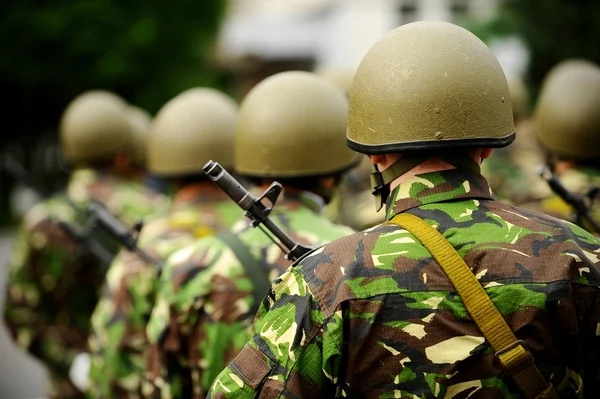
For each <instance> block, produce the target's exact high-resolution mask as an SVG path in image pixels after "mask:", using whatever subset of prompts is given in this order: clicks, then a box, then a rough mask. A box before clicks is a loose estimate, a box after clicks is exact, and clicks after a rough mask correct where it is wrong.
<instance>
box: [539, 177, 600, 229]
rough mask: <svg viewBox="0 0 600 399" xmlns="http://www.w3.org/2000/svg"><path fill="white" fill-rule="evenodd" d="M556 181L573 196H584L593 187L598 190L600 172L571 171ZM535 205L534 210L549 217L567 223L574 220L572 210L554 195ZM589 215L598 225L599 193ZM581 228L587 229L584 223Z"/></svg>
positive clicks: (599, 221) (599, 219)
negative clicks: (563, 220)
mask: <svg viewBox="0 0 600 399" xmlns="http://www.w3.org/2000/svg"><path fill="white" fill-rule="evenodd" d="M558 179H559V180H560V182H561V183H562V184H563V185H564V186H565V188H566V189H567V190H568V191H570V192H571V193H573V194H575V195H586V193H587V191H588V190H589V189H591V188H593V187H597V188H598V189H600V170H598V169H592V168H580V169H571V170H568V171H567V172H565V173H563V174H562V175H561V176H560V177H559V178H558ZM536 205H537V208H536V209H539V210H540V211H542V212H544V213H547V214H549V215H552V216H555V217H558V218H561V219H565V220H569V221H574V220H575V219H576V218H575V212H574V210H573V208H572V207H571V206H570V205H569V204H567V203H566V202H565V201H563V199H562V198H560V197H559V196H558V195H556V194H553V195H549V196H547V197H546V198H544V199H542V200H541V201H540V202H539V203H538V204H536ZM590 214H591V216H592V217H593V218H594V220H596V221H597V222H598V223H600V191H599V192H598V193H597V194H596V196H595V198H594V199H593V202H592V207H591V212H590ZM583 226H585V227H587V226H586V224H585V222H584V223H583ZM594 234H596V235H600V232H594Z"/></svg>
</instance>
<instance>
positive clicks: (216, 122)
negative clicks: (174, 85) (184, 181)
mask: <svg viewBox="0 0 600 399" xmlns="http://www.w3.org/2000/svg"><path fill="white" fill-rule="evenodd" d="M236 114H237V105H236V103H235V102H234V101H233V100H232V99H231V98H230V97H228V96H227V95H225V94H223V93H221V92H220V91H217V90H214V89H209V88H194V89H190V90H186V91H184V92H183V93H181V94H179V95H178V96H177V97H175V98H173V99H171V100H170V101H169V102H167V103H166V104H165V105H164V106H163V107H162V109H161V110H160V111H159V112H158V114H157V115H156V116H155V118H154V120H153V121H152V125H151V128H150V138H149V140H148V154H147V158H148V159H147V166H148V170H149V171H150V172H152V173H155V174H157V175H161V176H176V175H188V174H196V173H203V172H202V167H203V166H204V164H205V163H206V162H207V161H208V160H210V159H213V160H215V161H217V162H220V163H221V164H222V165H223V166H225V167H231V166H232V165H233V134H234V131H235V124H236V117H237V115H236Z"/></svg>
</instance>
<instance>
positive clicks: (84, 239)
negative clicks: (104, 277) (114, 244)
mask: <svg viewBox="0 0 600 399" xmlns="http://www.w3.org/2000/svg"><path fill="white" fill-rule="evenodd" d="M0 166H1V168H2V169H3V170H5V171H6V172H8V174H10V175H11V176H12V177H13V178H15V180H17V181H18V182H20V183H22V184H24V185H25V186H27V187H29V188H30V189H32V190H33V191H34V192H36V193H37V194H38V195H39V196H40V198H42V199H48V198H50V195H51V194H50V192H48V191H47V190H46V189H45V188H44V187H43V186H42V185H41V184H39V182H38V181H37V180H36V179H35V178H34V177H33V176H32V175H31V173H30V172H28V171H27V169H25V167H23V165H21V163H20V162H19V161H17V160H16V159H15V158H14V157H13V156H12V155H11V154H10V153H7V152H3V153H2V163H1V165H0ZM64 199H65V201H66V203H67V204H68V205H69V206H70V207H71V208H72V209H73V210H74V211H75V213H76V214H81V211H82V210H81V209H80V207H78V206H77V205H76V204H74V203H73V201H71V199H70V198H69V197H68V196H65V198H64ZM54 220H55V222H56V223H57V225H58V227H59V228H60V229H61V230H62V231H63V232H64V233H65V234H66V235H67V236H69V238H71V239H72V240H73V241H75V242H76V243H77V244H79V246H80V247H81V248H84V249H85V250H86V251H87V252H89V253H90V254H92V256H94V257H95V258H96V259H98V260H99V261H100V262H101V263H102V264H103V265H109V264H110V262H111V261H112V259H113V258H114V253H113V252H112V251H110V250H108V249H107V248H106V247H105V246H104V245H102V244H101V243H99V242H98V240H97V239H95V238H94V237H92V231H93V225H92V224H88V223H87V222H86V225H85V226H83V227H81V226H78V225H76V224H74V223H69V222H66V221H64V220H60V219H58V218H54Z"/></svg>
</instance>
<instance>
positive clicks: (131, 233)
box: [88, 202, 163, 273]
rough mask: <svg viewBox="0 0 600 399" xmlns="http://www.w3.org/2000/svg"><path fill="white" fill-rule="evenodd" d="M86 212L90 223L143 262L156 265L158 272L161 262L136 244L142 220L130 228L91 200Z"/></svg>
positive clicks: (160, 269) (161, 266) (160, 268)
mask: <svg viewBox="0 0 600 399" xmlns="http://www.w3.org/2000/svg"><path fill="white" fill-rule="evenodd" d="M88 212H89V215H90V220H91V223H93V224H94V225H95V226H97V227H99V228H101V229H102V230H103V231H105V232H106V233H108V234H109V235H110V236H111V237H113V238H114V239H115V240H117V241H118V242H119V243H121V244H122V245H123V246H124V247H125V248H126V249H127V250H128V251H131V252H135V253H136V254H137V255H138V256H139V257H140V258H141V259H142V260H143V261H144V262H146V263H148V264H152V265H154V266H156V268H157V269H158V271H159V273H160V271H162V268H163V263H162V262H161V261H160V260H158V259H156V258H155V257H153V256H152V255H150V254H149V253H148V252H146V251H144V250H143V249H142V248H140V247H139V246H138V245H137V241H138V237H139V234H140V232H141V231H142V227H143V226H144V225H143V222H138V223H136V224H135V225H134V226H133V228H130V227H129V226H127V225H126V224H125V223H123V222H122V221H120V220H119V219H118V218H117V217H115V216H114V215H113V214H112V213H110V211H109V210H108V209H106V208H105V207H104V205H102V204H101V203H99V202H92V203H91V204H90V205H89V206H88Z"/></svg>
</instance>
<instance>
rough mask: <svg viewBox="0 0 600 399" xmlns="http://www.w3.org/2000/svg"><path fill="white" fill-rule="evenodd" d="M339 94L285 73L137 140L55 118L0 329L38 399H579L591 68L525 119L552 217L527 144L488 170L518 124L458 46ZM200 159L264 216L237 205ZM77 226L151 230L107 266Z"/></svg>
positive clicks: (589, 216) (599, 85)
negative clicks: (37, 379)
mask: <svg viewBox="0 0 600 399" xmlns="http://www.w3.org/2000/svg"><path fill="white" fill-rule="evenodd" d="M352 75H354V76H353V78H352V79H348V78H346V79H345V81H346V82H347V83H343V81H344V79H340V76H341V75H340V74H337V75H335V74H334V75H330V74H329V73H326V72H320V73H309V72H295V71H294V72H283V73H279V74H276V75H274V76H271V77H269V78H267V79H265V80H264V81H262V82H260V83H259V84H258V85H256V86H255V87H254V88H253V89H252V90H251V91H250V92H249V93H248V94H247V96H246V97H245V98H244V100H243V101H242V103H241V105H240V106H239V107H238V106H237V105H236V103H235V102H234V101H233V100H232V99H231V98H229V97H228V96H227V95H225V94H223V93H221V92H219V91H216V90H213V89H209V88H195V89H190V90H187V91H185V92H183V93H181V94H180V95H178V96H177V97H175V98H173V99H172V100H170V101H169V102H167V103H166V104H165V105H164V106H163V107H162V109H161V110H160V111H159V112H158V113H157V115H156V116H155V117H154V118H153V119H152V120H150V118H148V117H146V118H141V117H140V115H139V112H138V113H136V114H135V116H134V113H133V112H132V107H131V106H130V105H129V104H127V103H126V102H125V101H124V100H122V99H120V98H119V97H117V96H116V95H114V94H111V93H107V92H100V91H94V92H89V93H86V94H83V95H81V96H79V97H77V98H76V99H75V100H74V101H73V102H72V103H71V104H70V105H69V106H68V107H67V109H66V111H65V113H64V115H63V118H62V120H61V125H60V134H61V144H62V150H63V152H64V155H65V157H66V159H67V160H68V162H69V164H70V165H71V166H72V167H73V168H74V172H73V173H72V175H71V180H70V182H69V185H68V187H67V190H66V192H65V193H60V194H57V195H55V196H53V197H52V198H50V199H48V200H46V201H44V202H42V203H41V204H39V205H37V206H35V207H34V208H33V209H32V210H31V211H29V213H28V214H27V215H26V217H25V220H24V222H23V228H22V231H21V234H20V235H19V237H18V240H17V243H16V244H15V248H14V254H13V257H12V259H11V265H10V266H11V274H10V283H9V287H8V291H7V301H6V309H5V321H6V323H7V325H8V327H9V329H10V331H11V333H12V335H13V337H14V339H15V342H16V343H17V344H18V345H20V346H22V347H23V348H25V349H27V350H28V351H29V352H30V353H31V354H33V355H34V356H36V357H38V358H40V359H41V360H42V361H43V362H44V363H45V364H46V365H47V366H48V370H49V372H50V377H51V382H52V387H51V390H50V392H49V396H50V397H52V398H80V397H90V398H189V397H194V398H198V397H204V396H206V395H209V396H211V397H223V398H225V397H232V398H233V397H235V398H240V397H286V398H301V397H306V398H313V397H335V396H343V397H396V398H414V397H430V398H443V397H446V398H452V397H472V398H478V397H482V398H483V397H485V398H509V397H510V398H516V397H525V398H536V397H539V398H542V397H546V398H556V397H558V395H560V397H579V398H583V397H590V398H591V397H594V392H595V391H596V390H597V389H600V386H599V384H600V377H598V376H599V375H600V373H598V371H599V367H600V366H599V365H600V355H599V354H598V353H599V351H598V349H599V346H600V342H599V340H600V338H598V337H599V334H598V325H600V324H599V323H600V269H599V266H600V265H599V259H600V242H599V241H598V239H597V238H595V237H594V236H593V235H592V234H590V233H588V232H587V231H585V229H588V230H590V231H591V232H594V229H595V228H596V227H595V226H596V224H597V220H598V212H599V208H598V207H594V206H593V203H592V201H593V197H594V196H595V195H596V196H597V192H594V191H593V190H588V189H589V188H591V187H593V185H594V184H595V183H597V182H598V181H600V167H599V164H598V162H599V159H600V158H599V157H600V146H599V145H598V144H599V143H600V119H599V118H600V112H599V111H600V108H599V105H600V102H599V101H598V99H599V98H600V97H599V96H598V94H600V67H598V66H596V65H594V64H592V63H589V62H587V61H581V60H571V61H566V62H564V63H562V64H560V65H557V66H556V67H555V68H554V69H553V70H552V71H551V72H550V73H549V75H548V77H547V78H546V80H545V82H544V85H543V89H542V91H541V93H540V96H539V100H538V103H537V107H536V112H535V117H534V128H533V130H535V135H536V136H537V139H538V140H537V141H538V142H539V144H541V146H542V148H543V149H544V151H545V154H546V155H545V159H544V157H541V158H540V161H543V162H544V163H547V164H548V165H549V166H550V167H551V171H553V172H554V173H555V174H556V175H557V176H558V177H559V178H560V180H561V181H563V182H564V183H565V185H566V186H567V188H568V190H566V189H564V186H563V185H561V184H560V183H559V182H558V181H557V180H556V178H555V177H554V175H553V174H552V173H550V174H546V175H545V176H546V178H547V179H548V180H549V181H550V182H551V184H552V187H553V188H554V189H557V187H558V189H557V191H558V193H560V195H562V197H561V196H560V195H557V194H553V193H552V192H551V191H549V190H548V191H547V192H541V191H539V190H537V189H535V187H540V185H539V184H537V183H538V182H542V183H543V180H542V179H541V178H540V177H539V176H537V172H536V171H535V166H536V165H535V164H533V162H531V160H532V159H533V158H535V157H536V156H538V157H539V156H540V155H539V154H544V152H542V151H541V150H540V149H539V148H537V147H536V146H537V145H538V144H537V142H536V141H535V140H532V137H533V134H531V135H529V137H519V139H518V140H517V143H519V144H518V145H517V148H516V150H515V151H510V152H508V151H502V150H501V151H497V152H496V151H495V150H494V153H492V148H500V147H505V146H507V145H509V144H511V142H512V141H513V140H514V139H515V136H516V134H515V123H514V122H515V119H516V123H517V129H518V131H519V132H521V130H520V128H521V126H522V125H527V122H526V121H523V120H522V118H521V114H518V113H517V114H516V115H513V106H512V105H511V97H513V98H515V93H516V90H513V92H512V93H511V92H509V86H508V83H507V80H506V78H505V76H504V74H503V72H502V70H501V68H500V65H499V63H498V61H497V60H496V58H495V57H494V56H493V54H492V53H491V51H490V50H489V49H488V48H487V47H486V46H485V44H483V43H482V42H481V41H480V40H479V39H477V38H476V37H475V36H474V35H472V34H471V33H470V32H468V31H466V30H464V29H462V28H460V27H458V26H455V25H452V24H448V23H443V22H427V21H422V22H416V23H412V24H407V25H404V26H402V27H400V28H398V29H396V30H394V31H392V32H390V33H389V34H388V35H386V36H384V37H383V38H382V39H380V40H379V41H378V42H377V43H376V44H375V45H374V46H373V47H372V48H371V49H370V50H369V52H368V53H367V54H366V55H365V57H364V59H363V61H362V62H361V64H360V66H359V68H358V70H357V71H356V73H355V74H352ZM340 82H342V83H340ZM511 94H512V96H511ZM514 117H515V118H514ZM516 117H519V118H518V119H517V118H516ZM527 126H529V125H527ZM144 128H146V129H147V143H146V144H145V146H144V151H142V155H143V158H144V162H145V166H146V169H147V172H148V173H149V175H148V176H146V175H145V174H144V173H143V172H142V171H141V170H140V167H139V165H140V162H141V161H140V159H141V157H140V156H139V155H140V153H139V151H136V150H135V149H136V148H139V146H135V145H132V143H134V142H135V141H134V139H133V137H134V134H135V132H136V131H137V132H139V131H141V130H144ZM524 130H527V129H524ZM524 136H527V135H524ZM136 137H139V135H138V136H136ZM520 141H521V142H520ZM136 153H137V156H136V155H134V154H136ZM359 153H360V154H365V155H367V156H364V155H360V154H359ZM532 157H533V158H532ZM209 160H213V161H217V162H218V163H219V164H220V165H222V166H223V167H224V168H225V169H227V170H229V171H231V172H232V173H233V174H234V176H236V177H238V178H239V179H240V180H241V181H242V182H243V185H244V186H248V187H252V189H251V193H254V194H255V195H259V199H254V197H253V195H252V194H251V193H250V192H249V193H245V191H244V190H243V186H242V185H239V186H236V190H238V191H239V190H242V192H243V193H244V196H243V198H239V201H238V202H239V203H236V202H234V201H232V200H231V199H230V198H229V197H228V195H227V194H226V193H225V192H223V191H222V190H221V189H220V188H219V187H218V186H217V185H215V184H214V183H213V182H212V181H211V179H212V180H214V179H215V178H216V177H215V176H214V175H212V174H210V175H207V174H206V173H205V171H206V170H207V169H206V165H205V164H206V163H207V162H208V161H209ZM484 160H485V161H484ZM505 164H509V165H511V168H510V169H508V168H503V167H502V165H505ZM212 165H213V166H214V165H215V164H214V163H213V164H212ZM217 166H219V165H217ZM481 168H483V175H482V173H481V170H480V169H481ZM486 168H487V170H486ZM506 170H508V172H506ZM223 173H224V172H223V171H221V173H220V174H219V176H222V175H223ZM488 175H489V176H490V180H491V182H493V183H494V184H495V186H496V187H497V191H498V192H499V194H500V197H510V198H507V199H508V200H510V201H511V202H513V203H517V204H520V205H523V207H520V208H519V207H515V206H514V205H509V204H507V203H504V202H498V201H497V200H496V199H495V197H494V195H493V194H492V191H491V189H490V186H489V185H488V182H487V181H486V179H485V178H484V177H483V176H488ZM275 182H278V184H275ZM496 182H497V183H496ZM557 184H558V185H557ZM369 186H370V187H371V190H368V187H369ZM495 186H494V185H493V186H492V189H493V190H495V191H496V188H495ZM279 187H281V188H282V192H283V196H282V198H277V194H278V193H279V189H278V188H279ZM541 187H542V189H540V190H543V189H544V188H545V187H546V186H545V185H542V186H541ZM561 189H562V191H561ZM367 191H372V193H373V195H374V196H375V199H376V205H377V206H376V209H377V211H379V210H380V209H381V208H383V207H384V205H385V208H386V209H385V212H383V211H381V212H374V211H373V210H372V204H369V205H368V208H367V205H365V204H364V197H365V193H366V192H367ZM588 191H589V192H588ZM263 192H264V194H263V195H260V193H263ZM511 192H512V193H518V195H513V194H511ZM273 193H275V194H273ZM565 193H566V196H565ZM249 199H252V202H251V203H250V204H249V205H248V204H247V202H248V200H249ZM565 200H566V201H567V202H565ZM243 204H246V206H243ZM90 205H93V206H96V208H94V209H96V210H97V209H100V208H98V207H97V206H98V205H99V206H100V207H101V209H102V211H104V210H106V211H108V212H109V214H110V215H112V216H114V217H116V218H118V220H120V221H121V222H122V223H123V224H124V225H125V226H134V225H135V224H136V222H138V221H139V220H141V219H143V220H144V226H143V228H141V231H139V228H138V229H132V230H131V232H130V231H125V232H124V233H123V232H122V231H121V233H123V234H125V237H126V238H128V239H129V238H131V239H132V240H130V241H129V242H128V244H126V247H127V248H125V249H123V250H121V251H120V252H118V254H117V255H116V257H114V259H113V258H112V257H110V256H109V257H108V258H107V257H106V256H101V254H100V253H101V252H102V250H106V251H107V252H108V253H109V254H114V253H116V252H117V250H118V243H115V242H114V240H113V241H111V240H110V237H106V236H105V235H103V234H102V232H101V231H98V230H99V229H98V226H97V223H96V224H94V223H89V220H90V219H93V218H90V212H89V210H90V208H93V206H92V207H90ZM240 206H241V207H242V208H243V209H244V210H246V211H247V216H252V221H251V222H248V221H247V220H246V218H244V213H243V211H242V209H240ZM532 208H536V209H537V210H543V211H545V212H546V213H552V214H553V215H555V216H558V217H561V218H563V219H569V218H570V217H571V215H572V214H573V209H576V210H577V212H575V214H576V215H578V218H577V220H576V222H577V224H579V226H578V225H577V224H571V223H569V222H567V221H564V220H560V219H557V218H554V217H550V216H547V215H545V214H543V213H540V212H537V211H536V210H532ZM251 209H254V210H255V211H256V209H258V210H259V211H256V212H254V213H252V211H251ZM325 215H327V216H328V217H326V216H325ZM594 218H595V219H594ZM331 220H333V221H331ZM267 221H268V223H267ZM96 222H97V220H96ZM273 225H275V226H277V227H278V228H279V229H280V232H279V233H282V234H283V235H284V236H286V237H287V239H289V242H292V243H293V244H295V245H285V243H282V242H281V241H279V240H277V239H274V237H273V234H274V233H273V231H271V232H270V231H269V230H268V229H269V228H271V227H272V226H273ZM345 225H350V226H352V227H346V226H345ZM82 226H83V227H82ZM257 226H258V227H260V229H255V228H254V227H257ZM265 226H266V227H265ZM138 227H139V226H138ZM432 227H433V228H432ZM582 227H583V228H582ZM117 230H118V229H117ZM121 230H123V229H121ZM355 231H356V232H355ZM595 233H600V231H595ZM123 234H122V236H121V237H123ZM275 235H277V234H275ZM98 247H99V248H98ZM298 248H306V249H310V252H309V253H308V254H305V255H303V256H300V257H299V259H296V258H298V256H297V255H298V254H299V253H301V252H294V250H295V249H298ZM293 261H294V262H293ZM459 270H460V271H459ZM457 273H459V274H457ZM460 273H462V274H460ZM265 294H266V295H265ZM490 326H491V327H492V328H490ZM530 359H534V360H535V362H532V361H531V360H530ZM82 370H83V372H82ZM82 374H83V375H82ZM211 387H212V388H211Z"/></svg>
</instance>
